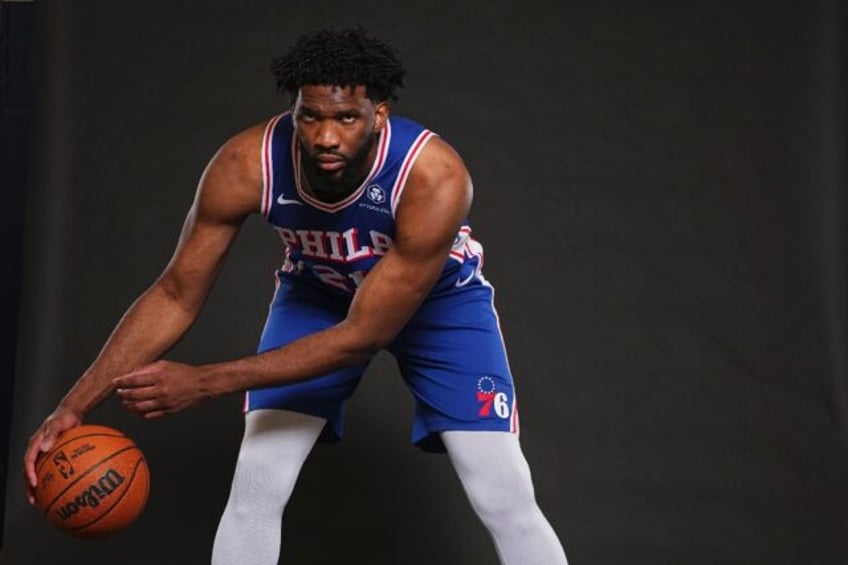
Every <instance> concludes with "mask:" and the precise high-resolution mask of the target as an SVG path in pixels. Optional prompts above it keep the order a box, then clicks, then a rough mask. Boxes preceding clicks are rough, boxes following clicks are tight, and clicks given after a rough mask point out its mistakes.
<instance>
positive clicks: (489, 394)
mask: <svg viewBox="0 0 848 565" xmlns="http://www.w3.org/2000/svg"><path fill="white" fill-rule="evenodd" d="M477 402H481V403H482V404H481V406H480V412H478V414H479V415H480V416H481V417H483V418H488V417H489V416H491V415H492V409H493V408H494V411H495V415H496V416H497V417H498V418H503V419H506V418H509V399H508V398H507V396H506V393H505V392H497V391H496V389H495V380H494V379H493V378H492V377H488V376H482V377H480V378H479V379H478V380H477Z"/></svg>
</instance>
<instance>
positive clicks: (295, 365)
mask: <svg viewBox="0 0 848 565" xmlns="http://www.w3.org/2000/svg"><path fill="white" fill-rule="evenodd" d="M381 345H382V344H380V343H378V342H376V341H374V340H369V339H363V335H362V333H361V332H360V331H358V330H357V329H356V328H354V327H353V326H352V325H351V324H349V323H348V322H342V323H340V324H338V325H336V326H333V327H331V328H329V329H327V330H324V331H322V332H318V333H316V334H312V335H309V336H306V337H304V338H301V339H299V340H297V341H294V342H292V343H290V344H288V345H286V346H284V347H280V348H277V349H273V350H271V351H267V352H265V353H262V354H259V355H252V356H249V357H244V358H241V359H237V360H234V361H228V362H224V363H214V364H209V365H204V366H203V367H201V369H202V377H201V379H200V380H201V382H200V383H198V386H200V387H201V389H202V390H203V396H206V397H218V396H224V395H227V394H231V393H235V392H243V391H245V390H249V389H255V388H262V387H267V386H275V385H281V384H286V383H291V382H295V381H301V380H306V379H310V378H315V377H319V376H322V375H325V374H327V373H329V372H331V371H334V370H337V369H340V368H343V367H350V366H355V365H360V364H363V363H367V362H368V361H369V360H370V359H371V357H373V356H374V355H375V354H376V353H377V352H378V351H379V350H380V348H381Z"/></svg>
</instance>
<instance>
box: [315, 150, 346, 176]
mask: <svg viewBox="0 0 848 565" xmlns="http://www.w3.org/2000/svg"><path fill="white" fill-rule="evenodd" d="M315 164H316V165H317V166H318V168H319V169H321V170H322V171H328V172H333V171H338V170H340V169H341V168H342V167H344V166H345V159H344V157H339V156H338V155H328V154H323V155H318V156H317V157H315Z"/></svg>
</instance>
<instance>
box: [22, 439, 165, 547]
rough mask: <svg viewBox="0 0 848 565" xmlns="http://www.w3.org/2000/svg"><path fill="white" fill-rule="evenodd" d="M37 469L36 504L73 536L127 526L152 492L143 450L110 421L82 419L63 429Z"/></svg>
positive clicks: (98, 534) (96, 534)
mask: <svg viewBox="0 0 848 565" xmlns="http://www.w3.org/2000/svg"><path fill="white" fill-rule="evenodd" d="M36 474H37V475H38V486H37V487H36V491H35V499H36V504H37V506H38V507H39V508H40V509H41V510H42V511H43V512H44V516H45V518H46V519H47V521H48V522H49V523H50V524H51V525H53V526H54V527H56V528H58V529H59V530H61V531H63V532H65V533H67V534H70V535H72V536H75V537H81V538H91V537H103V536H108V535H111V534H114V533H117V532H119V531H121V530H124V529H126V528H127V527H128V526H129V525H130V524H132V523H133V522H134V521H135V520H136V519H137V518H138V516H139V515H140V514H141V513H142V511H143V510H144V507H145V505H146V503H147V498H148V495H149V494H150V470H149V469H148V466H147V461H146V460H145V458H144V454H143V453H142V451H141V449H140V448H139V447H138V446H137V445H136V444H135V442H134V441H133V440H132V439H130V438H129V437H127V436H126V435H124V434H123V433H121V432H120V431H118V430H116V429H114V428H110V427H107V426H101V425H95V424H84V425H82V426H78V427H76V428H71V429H70V430H67V431H66V432H64V433H63V434H61V435H60V436H59V438H58V439H57V441H56V444H55V445H54V446H53V448H52V449H51V450H50V451H49V452H48V453H45V454H42V456H41V457H40V459H39V460H38V462H37V463H36Z"/></svg>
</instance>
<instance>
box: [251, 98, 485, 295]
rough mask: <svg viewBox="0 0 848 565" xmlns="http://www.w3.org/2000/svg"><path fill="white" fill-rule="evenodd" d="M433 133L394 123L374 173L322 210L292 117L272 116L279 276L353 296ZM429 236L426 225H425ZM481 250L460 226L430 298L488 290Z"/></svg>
mask: <svg viewBox="0 0 848 565" xmlns="http://www.w3.org/2000/svg"><path fill="white" fill-rule="evenodd" d="M435 135H436V134H434V133H433V132H432V131H430V130H428V129H426V128H425V127H423V126H421V125H420V124H418V123H416V122H414V121H412V120H410V119H407V118H403V117H399V116H393V117H391V118H390V119H389V120H388V121H387V122H386V126H385V127H384V128H383V130H382V131H381V132H380V133H379V135H378V139H377V152H376V157H375V159H374V163H373V166H372V167H371V170H370V171H369V173H368V175H367V176H366V177H365V180H363V181H362V183H361V184H360V185H359V186H358V187H357V188H356V189H355V190H354V191H353V192H352V193H351V194H350V195H349V196H347V197H346V198H344V199H343V200H341V201H339V202H335V203H332V204H330V203H326V202H322V201H321V200H318V199H317V198H315V197H313V196H311V195H310V194H308V193H307V192H306V191H305V190H304V188H303V186H302V184H301V171H300V167H299V163H300V151H301V150H300V145H299V144H298V143H297V141H296V136H295V134H294V123H293V120H292V115H291V113H290V112H286V113H284V114H281V115H279V116H276V117H274V118H273V119H272V120H271V121H270V122H269V123H268V125H267V127H266V129H265V135H264V138H263V143H262V173H263V185H264V186H263V193H262V209H261V211H262V214H263V215H264V216H265V217H266V218H267V219H268V221H269V222H270V223H271V224H272V225H273V226H274V228H275V229H276V231H277V233H278V234H279V236H280V239H281V240H282V242H283V245H284V247H285V260H284V263H283V266H282V268H281V269H280V273H279V274H280V277H281V278H283V279H289V280H293V281H298V282H303V283H307V284H309V285H310V286H313V287H317V288H321V289H323V290H326V291H329V292H331V293H332V294H335V295H339V296H346V297H352V296H353V293H354V292H355V291H356V289H357V287H358V286H359V285H360V284H361V283H362V281H363V280H364V278H365V276H366V275H367V274H368V272H369V271H370V270H371V269H372V268H373V267H374V265H375V264H376V262H377V261H379V259H380V257H382V256H383V255H385V254H386V253H387V252H388V251H389V249H390V248H391V247H392V244H393V241H394V237H395V213H396V211H397V207H398V203H399V202H400V200H401V198H402V196H403V191H404V188H405V186H406V181H407V179H408V178H409V172H410V170H411V169H412V166H413V165H414V163H415V160H416V158H417V157H418V155H419V154H420V153H421V150H422V149H423V148H424V146H425V145H426V144H427V142H428V141H429V140H430V139H431V138H432V137H434V136H435ZM422 229H426V226H422ZM482 258H483V248H482V246H481V245H480V244H479V242H477V241H475V240H474V239H472V238H471V227H470V226H469V225H468V222H467V221H463V223H462V226H461V227H460V229H459V231H458V233H457V236H456V239H455V241H454V245H453V248H452V249H451V252H450V256H449V258H448V260H447V263H446V265H445V268H444V270H443V272H442V276H441V277H440V279H439V281H438V282H437V283H436V285H435V287H434V290H433V292H437V293H441V292H453V291H455V290H457V289H461V288H464V287H466V286H468V285H472V286H474V285H479V284H485V281H484V279H483V277H482V273H481V269H482V264H483V260H482Z"/></svg>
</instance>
